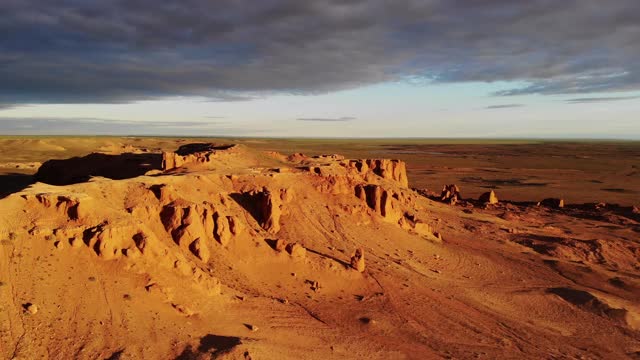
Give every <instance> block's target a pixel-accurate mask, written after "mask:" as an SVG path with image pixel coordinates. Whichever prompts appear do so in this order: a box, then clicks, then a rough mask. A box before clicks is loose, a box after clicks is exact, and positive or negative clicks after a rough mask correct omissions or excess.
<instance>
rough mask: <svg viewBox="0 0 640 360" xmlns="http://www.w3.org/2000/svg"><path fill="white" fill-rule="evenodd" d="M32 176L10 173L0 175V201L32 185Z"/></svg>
mask: <svg viewBox="0 0 640 360" xmlns="http://www.w3.org/2000/svg"><path fill="white" fill-rule="evenodd" d="M33 182H34V180H33V176H32V175H28V174H20V173H10V174H4V175H0V199H3V198H5V197H7V196H9V195H11V194H13V193H15V192H18V191H21V190H22V189H24V188H26V187H27V186H29V185H31V184H33Z"/></svg>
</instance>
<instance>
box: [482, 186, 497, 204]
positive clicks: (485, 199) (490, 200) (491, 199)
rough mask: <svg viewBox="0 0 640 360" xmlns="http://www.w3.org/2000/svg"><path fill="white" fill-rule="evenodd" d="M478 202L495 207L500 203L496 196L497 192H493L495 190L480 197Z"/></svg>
mask: <svg viewBox="0 0 640 360" xmlns="http://www.w3.org/2000/svg"><path fill="white" fill-rule="evenodd" d="M478 201H480V202H481V203H485V204H492V205H493V204H497V203H498V196H497V195H496V193H495V192H493V190H491V191H489V192H486V193H484V194H482V195H480V197H479V198H478Z"/></svg>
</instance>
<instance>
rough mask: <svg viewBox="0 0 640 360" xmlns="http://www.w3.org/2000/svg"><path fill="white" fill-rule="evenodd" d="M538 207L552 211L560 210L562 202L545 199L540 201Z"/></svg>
mask: <svg viewBox="0 0 640 360" xmlns="http://www.w3.org/2000/svg"><path fill="white" fill-rule="evenodd" d="M540 205H542V206H545V207H549V208H553V209H561V208H563V207H564V200H562V199H558V198H547V199H544V200H542V201H540Z"/></svg>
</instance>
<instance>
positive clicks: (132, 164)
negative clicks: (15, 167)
mask: <svg viewBox="0 0 640 360" xmlns="http://www.w3.org/2000/svg"><path fill="white" fill-rule="evenodd" d="M161 168H162V155H161V154H129V153H126V154H118V155H110V154H99V153H93V154H89V155H87V156H83V157H74V158H70V159H64V160H49V161H47V162H45V163H44V164H42V166H41V167H40V169H38V172H37V173H36V174H35V175H34V179H35V181H41V182H43V183H47V184H51V185H69V184H77V183H81V182H86V181H88V180H89V179H90V178H91V177H92V176H102V177H106V178H109V179H114V180H120V179H129V178H133V177H136V176H141V175H144V174H145V173H146V172H147V171H149V170H159V169H161Z"/></svg>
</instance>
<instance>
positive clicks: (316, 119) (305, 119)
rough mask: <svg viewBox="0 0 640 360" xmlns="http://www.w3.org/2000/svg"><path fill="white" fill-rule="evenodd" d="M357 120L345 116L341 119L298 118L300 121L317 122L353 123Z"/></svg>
mask: <svg viewBox="0 0 640 360" xmlns="http://www.w3.org/2000/svg"><path fill="white" fill-rule="evenodd" d="M355 119H356V118H354V117H351V116H343V117H339V118H317V117H314V118H297V119H296V120H298V121H317V122H344V121H352V120H355Z"/></svg>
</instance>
